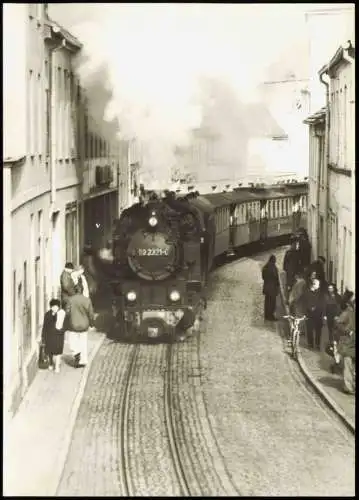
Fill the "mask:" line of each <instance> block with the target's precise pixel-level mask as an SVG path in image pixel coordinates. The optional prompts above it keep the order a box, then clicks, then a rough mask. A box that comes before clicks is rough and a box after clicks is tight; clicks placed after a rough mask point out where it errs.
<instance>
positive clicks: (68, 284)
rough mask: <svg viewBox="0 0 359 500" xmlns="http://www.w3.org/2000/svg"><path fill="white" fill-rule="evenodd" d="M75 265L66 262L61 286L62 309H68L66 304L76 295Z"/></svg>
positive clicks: (61, 277)
mask: <svg viewBox="0 0 359 500" xmlns="http://www.w3.org/2000/svg"><path fill="white" fill-rule="evenodd" d="M73 272H74V265H73V264H72V262H66V264H65V269H64V270H63V271H62V273H61V276H60V285H61V302H62V307H63V308H64V309H66V303H67V301H68V299H69V297H72V296H73V295H75V292H76V288H75V281H74V279H73V276H72V274H73Z"/></svg>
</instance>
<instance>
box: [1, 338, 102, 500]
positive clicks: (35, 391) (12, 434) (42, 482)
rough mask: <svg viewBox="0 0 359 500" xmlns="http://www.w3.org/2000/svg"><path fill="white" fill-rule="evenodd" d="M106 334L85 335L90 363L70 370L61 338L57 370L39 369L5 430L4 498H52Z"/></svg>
mask: <svg viewBox="0 0 359 500" xmlns="http://www.w3.org/2000/svg"><path fill="white" fill-rule="evenodd" d="M104 338H105V334H103V333H99V332H89V363H88V365H87V366H86V367H85V368H77V369H75V368H74V367H73V366H72V356H70V351H69V348H68V342H67V338H65V348H64V355H63V363H62V367H61V372H60V373H59V374H55V373H54V372H50V371H48V370H39V372H38V374H37V375H36V377H35V380H34V381H33V383H32V384H31V386H30V387H29V389H28V391H27V393H26V395H25V398H24V400H23V401H22V403H21V405H20V407H19V409H18V411H17V413H16V414H15V416H14V418H13V419H12V420H11V421H10V422H8V423H7V424H6V427H5V429H4V466H3V477H4V495H5V496H8V495H11V496H35V497H36V496H37V497H39V496H54V495H55V493H56V488H57V484H58V480H59V477H60V474H61V472H62V468H63V465H64V461H65V459H66V454H67V449H68V445H69V442H70V439H71V432H72V427H73V424H74V421H75V419H76V415H77V410H78V407H79V404H80V401H81V397H82V393H83V391H84V388H85V384H86V380H87V376H88V373H89V369H90V366H91V362H92V360H93V358H94V357H95V355H96V353H97V351H98V349H99V348H100V346H101V344H102V342H103V340H104Z"/></svg>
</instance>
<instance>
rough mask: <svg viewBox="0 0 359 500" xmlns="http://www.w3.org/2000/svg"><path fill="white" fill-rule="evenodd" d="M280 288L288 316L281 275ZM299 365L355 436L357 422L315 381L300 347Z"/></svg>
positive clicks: (321, 396) (322, 397) (323, 398)
mask: <svg viewBox="0 0 359 500" xmlns="http://www.w3.org/2000/svg"><path fill="white" fill-rule="evenodd" d="M279 286H280V296H281V300H282V305H283V307H284V309H285V311H286V314H289V308H288V306H287V304H286V302H285V300H284V290H283V281H282V279H281V273H280V276H279ZM298 365H299V367H300V369H301V371H302V373H303V374H304V376H305V377H306V379H307V380H308V381H309V382H310V383H311V385H312V386H313V387H314V389H315V390H316V392H317V393H318V394H319V396H320V398H321V399H322V400H323V401H324V402H325V403H326V404H327V405H328V406H329V407H330V409H331V410H333V411H334V412H335V413H336V414H337V415H338V416H339V417H340V419H341V420H342V421H343V423H344V424H345V426H346V427H347V428H348V429H349V430H350V432H352V433H353V434H354V435H355V422H353V420H352V419H351V418H350V417H348V416H347V415H346V414H345V412H344V411H343V410H342V409H341V408H340V407H339V405H338V404H337V403H336V402H335V401H334V400H333V399H332V398H331V397H330V396H329V395H328V393H327V392H326V391H325V389H324V387H323V386H322V384H321V383H320V382H318V381H317V380H315V378H314V377H313V375H312V374H311V373H310V371H309V370H308V368H307V365H306V364H305V362H304V359H303V357H302V354H301V350H300V347H299V346H298Z"/></svg>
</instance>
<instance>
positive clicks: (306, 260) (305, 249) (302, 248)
mask: <svg viewBox="0 0 359 500" xmlns="http://www.w3.org/2000/svg"><path fill="white" fill-rule="evenodd" d="M298 239H299V263H300V267H301V270H302V271H304V270H305V269H306V268H307V267H308V266H309V264H310V258H311V253H312V246H311V244H310V241H309V238H308V233H307V232H306V230H305V229H304V228H299V230H298Z"/></svg>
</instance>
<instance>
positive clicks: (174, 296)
mask: <svg viewBox="0 0 359 500" xmlns="http://www.w3.org/2000/svg"><path fill="white" fill-rule="evenodd" d="M180 298H181V295H180V293H179V292H177V290H172V292H171V293H170V299H171V300H172V302H178V301H179V299H180Z"/></svg>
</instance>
